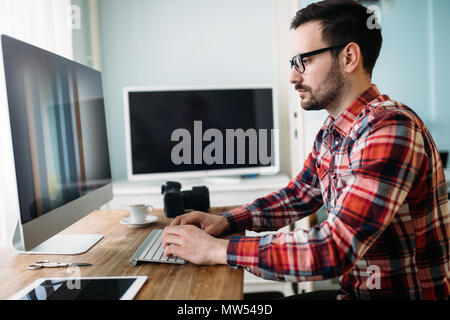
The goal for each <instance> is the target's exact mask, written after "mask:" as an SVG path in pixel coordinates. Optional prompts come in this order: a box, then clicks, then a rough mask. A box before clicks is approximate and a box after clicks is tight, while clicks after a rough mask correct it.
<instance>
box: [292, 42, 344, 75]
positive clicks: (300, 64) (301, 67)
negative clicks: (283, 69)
mask: <svg viewBox="0 0 450 320" xmlns="http://www.w3.org/2000/svg"><path fill="white" fill-rule="evenodd" d="M345 46H346V45H345V44H341V45H339V46H332V47H328V48H323V49H319V50H315V51H311V52H307V53H300V54H298V55H296V56H295V57H293V58H292V59H291V60H289V63H290V64H291V69H292V68H293V67H295V70H297V72H298V73H300V74H303V72H305V62H304V61H303V59H305V58H308V57H311V56H315V55H316V54H319V53H322V52H325V51H329V50H334V49H339V48H343V47H345Z"/></svg>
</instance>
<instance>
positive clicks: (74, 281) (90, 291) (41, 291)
mask: <svg viewBox="0 0 450 320" xmlns="http://www.w3.org/2000/svg"><path fill="white" fill-rule="evenodd" d="M145 281H147V277H146V276H130V277H127V276H124V277H80V278H39V279H37V280H36V281H34V282H32V283H31V284H29V285H28V286H26V287H25V288H24V289H22V290H20V291H19V292H17V293H16V294H15V295H13V296H12V297H11V298H10V300H132V299H133V298H134V296H135V295H136V294H137V293H138V291H139V289H141V287H142V286H143V285H144V283H145Z"/></svg>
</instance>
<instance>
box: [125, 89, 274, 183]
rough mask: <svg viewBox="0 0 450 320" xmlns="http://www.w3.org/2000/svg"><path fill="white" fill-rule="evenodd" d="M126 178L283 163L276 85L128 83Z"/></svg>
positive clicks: (222, 172)
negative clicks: (175, 85)
mask: <svg viewBox="0 0 450 320" xmlns="http://www.w3.org/2000/svg"><path fill="white" fill-rule="evenodd" d="M124 106H125V108H124V109H125V114H124V119H125V140H126V150H127V169H128V172H127V173H128V180H168V179H184V178H187V179H189V178H206V177H211V176H230V175H233V176H237V175H253V174H274V173H277V172H278V171H279V142H278V128H277V123H278V122H277V108H276V103H275V93H274V87H273V86H246V87H242V86H240V87H238V86H235V87H227V86H225V87H224V86H221V87H207V86H201V87H200V86H198V87H184V88H178V87H127V88H124Z"/></svg>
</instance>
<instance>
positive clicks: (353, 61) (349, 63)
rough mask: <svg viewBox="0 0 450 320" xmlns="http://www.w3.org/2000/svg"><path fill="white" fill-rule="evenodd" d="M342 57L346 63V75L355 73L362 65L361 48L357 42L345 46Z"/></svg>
mask: <svg viewBox="0 0 450 320" xmlns="http://www.w3.org/2000/svg"><path fill="white" fill-rule="evenodd" d="M341 57H342V60H341V61H343V62H344V72H345V73H349V74H350V73H353V72H354V71H355V70H356V69H357V67H358V65H359V64H360V63H361V65H362V55H361V48H360V47H359V45H358V44H357V43H355V42H350V43H349V44H347V45H346V46H345V48H344V50H342V52H341Z"/></svg>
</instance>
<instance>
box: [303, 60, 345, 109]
mask: <svg viewBox="0 0 450 320" xmlns="http://www.w3.org/2000/svg"><path fill="white" fill-rule="evenodd" d="M344 84H345V80H344V77H343V75H342V74H341V72H340V70H339V69H338V68H333V67H331V68H330V70H329V71H328V73H327V75H326V76H325V80H324V81H322V83H321V84H320V85H319V87H318V88H317V89H316V90H314V91H313V90H312V89H311V88H310V87H308V86H303V85H299V86H298V88H296V89H303V90H306V91H307V92H308V93H309V99H302V102H301V105H302V108H303V109H304V110H306V111H310V110H323V109H328V107H329V106H331V105H333V104H335V103H336V102H337V100H338V98H339V97H340V96H341V92H342V88H343V87H344Z"/></svg>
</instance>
